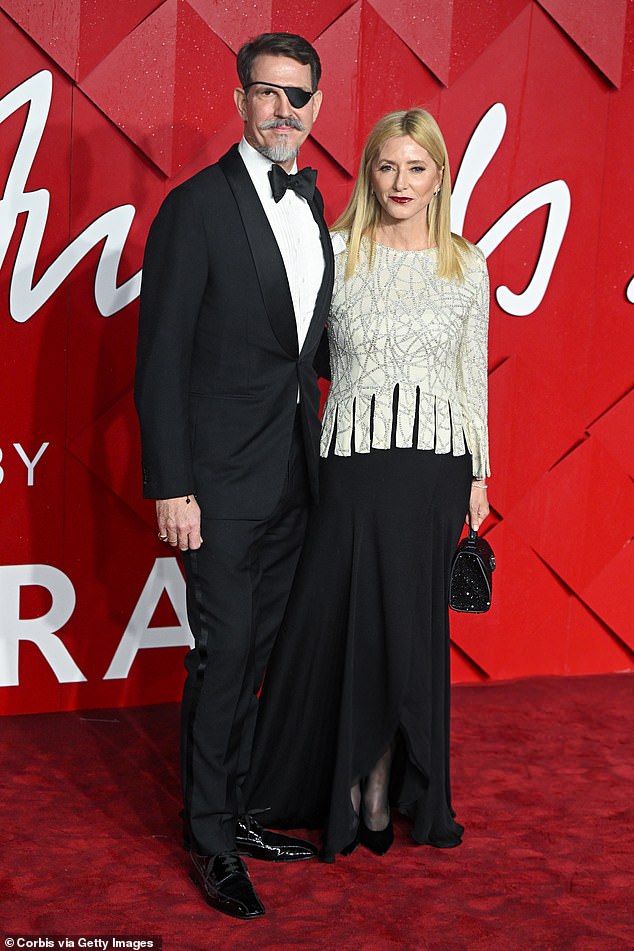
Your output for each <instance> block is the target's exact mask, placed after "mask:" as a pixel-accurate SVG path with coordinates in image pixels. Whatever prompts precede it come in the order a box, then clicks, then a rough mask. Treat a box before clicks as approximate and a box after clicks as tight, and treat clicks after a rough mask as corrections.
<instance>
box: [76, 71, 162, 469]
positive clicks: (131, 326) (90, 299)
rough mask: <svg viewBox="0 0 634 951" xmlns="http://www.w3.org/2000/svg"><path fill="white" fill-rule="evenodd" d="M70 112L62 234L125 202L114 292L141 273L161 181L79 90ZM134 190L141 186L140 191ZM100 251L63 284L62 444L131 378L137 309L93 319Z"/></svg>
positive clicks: (113, 228)
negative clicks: (127, 209)
mask: <svg viewBox="0 0 634 951" xmlns="http://www.w3.org/2000/svg"><path fill="white" fill-rule="evenodd" d="M73 105H74V108H73V126H72V130H73V163H72V171H71V176H70V181H71V186H72V193H71V194H72V201H71V210H72V214H71V221H70V233H71V235H73V236H75V235H78V234H80V233H82V232H83V231H84V229H85V228H86V227H87V226H88V225H90V223H91V222H93V221H95V220H96V219H97V218H99V217H101V216H103V215H109V214H112V213H113V211H115V210H116V209H117V208H118V207H120V206H124V205H126V204H128V203H130V200H131V198H132V199H133V207H134V212H133V214H134V217H133V219H132V223H131V225H130V227H129V231H128V232H127V234H125V239H124V243H123V251H122V254H121V258H120V261H119V262H118V267H117V284H118V285H122V284H123V283H124V282H126V281H128V280H129V279H130V278H131V277H132V276H133V275H135V274H136V273H137V272H138V271H139V269H140V268H141V264H142V261H143V247H144V244H145V239H146V235H147V232H148V229H149V226H150V223H151V221H152V219H153V217H154V215H155V214H156V211H157V209H158V207H159V205H160V203H161V201H162V199H163V197H164V194H165V179H164V176H163V175H162V174H161V173H160V172H159V171H158V169H156V168H155V167H154V166H153V165H150V163H148V162H147V160H146V159H145V157H144V156H143V155H142V154H141V153H140V152H139V151H138V149H135V148H133V147H132V146H131V145H130V141H129V139H127V138H126V137H125V136H124V135H123V134H122V133H121V131H120V129H118V128H117V127H116V126H115V125H113V123H112V122H110V121H109V120H108V119H107V118H106V117H105V116H104V115H103V113H102V112H101V111H100V110H99V109H98V108H97V107H96V106H95V105H93V103H92V102H91V101H90V100H89V99H87V98H86V96H84V95H83V94H82V93H81V92H80V91H79V90H77V91H76V92H75V96H74V104H73ZM112 169H116V175H113V174H112ZM139 182H143V188H142V189H141V190H140V189H139V188H138V183H139ZM108 229H109V230H110V231H114V232H116V230H117V226H116V225H115V223H114V222H113V223H111V224H109V225H108ZM121 237H122V238H123V237H124V236H123V235H121ZM101 250H102V248H101V243H99V244H98V245H97V246H96V247H95V248H94V249H93V250H92V251H90V252H89V253H88V254H87V255H86V257H85V258H84V259H83V260H82V261H81V262H80V263H79V264H78V266H77V267H75V268H74V270H73V272H72V273H71V275H70V276H69V278H68V303H69V317H68V340H67V344H66V346H67V355H68V368H67V371H66V372H67V424H66V432H67V438H68V439H73V438H74V437H75V436H76V435H77V434H78V433H81V432H82V431H83V430H84V428H85V427H87V426H89V425H90V424H91V423H92V422H93V420H95V419H98V418H100V417H101V415H102V414H103V413H104V412H105V411H106V410H107V409H108V408H109V407H111V406H112V405H113V404H114V403H116V402H117V401H118V400H119V399H120V398H121V396H122V394H123V393H126V392H127V391H128V390H129V389H130V382H131V379H132V376H133V373H134V358H135V350H136V325H137V307H138V302H137V301H136V300H135V301H132V302H131V303H130V304H128V305H127V306H126V307H125V308H123V310H120V311H118V312H117V313H115V314H113V315H112V316H111V317H108V318H106V319H104V318H103V317H101V316H100V315H99V314H98V312H97V311H96V308H95V279H96V273H97V268H98V266H99V260H100V253H101ZM135 488H138V486H135Z"/></svg>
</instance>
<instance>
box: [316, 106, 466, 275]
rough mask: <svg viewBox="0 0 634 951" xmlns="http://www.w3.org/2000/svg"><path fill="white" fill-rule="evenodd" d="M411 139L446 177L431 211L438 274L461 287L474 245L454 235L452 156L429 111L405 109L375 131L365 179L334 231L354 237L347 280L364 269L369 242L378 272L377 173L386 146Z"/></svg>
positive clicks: (362, 170) (366, 152) (362, 172)
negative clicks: (374, 171) (374, 181)
mask: <svg viewBox="0 0 634 951" xmlns="http://www.w3.org/2000/svg"><path fill="white" fill-rule="evenodd" d="M402 135H408V136H409V137H410V138H411V139H413V140H414V142H416V143H417V144H418V145H420V146H422V148H424V149H425V150H426V151H427V152H429V154H430V156H431V157H432V159H433V161H434V164H435V165H436V168H437V169H438V170H439V171H440V172H442V182H441V186H440V189H439V191H438V193H437V195H435V196H434V197H433V198H432V200H431V201H430V203H429V205H428V206H427V227H428V229H429V241H430V247H432V248H433V247H437V248H438V264H437V268H436V273H437V274H438V276H439V277H444V278H448V279H450V280H451V279H454V280H459V281H461V280H462V279H463V276H464V271H463V266H462V255H463V254H464V253H467V252H468V251H469V249H470V245H469V243H468V242H467V241H465V240H464V238H461V237H459V236H458V235H452V233H451V226H450V218H449V206H450V200H451V176H450V174H449V156H448V155H447V147H446V145H445V140H444V139H443V137H442V133H441V131H440V128H439V127H438V123H437V122H436V120H435V119H434V117H433V116H431V115H430V114H429V113H428V112H426V111H425V110H424V109H407V110H405V109H402V110H399V111H398V112H388V114H387V115H385V116H383V118H382V119H379V121H378V122H377V124H376V125H375V126H374V128H373V129H372V131H371V132H370V135H369V136H368V139H367V142H366V143H365V147H364V149H363V153H362V155H361V162H360V164H359V173H358V175H357V180H356V182H355V184H354V188H353V190H352V195H351V196H350V200H349V201H348V204H347V206H346V208H345V210H344V211H343V213H342V214H341V215H340V216H339V217H338V218H337V220H336V221H335V223H334V225H333V226H332V230H333V231H346V232H348V233H349V234H348V242H347V243H348V261H347V264H346V277H347V278H348V277H351V276H352V275H353V274H354V272H355V271H356V269H357V265H358V263H359V248H360V246H361V241H362V239H363V238H364V237H367V239H368V240H369V242H370V258H369V263H368V267H372V261H373V258H374V248H375V240H376V238H375V235H376V228H377V225H378V223H379V221H380V218H381V206H380V205H379V203H378V201H377V199H376V198H375V197H374V195H373V193H372V181H371V177H370V175H371V171H372V166H373V164H374V162H375V161H376V159H377V157H378V155H379V152H380V150H381V147H382V145H383V144H384V143H385V142H387V140H388V139H392V138H394V137H395V136H402Z"/></svg>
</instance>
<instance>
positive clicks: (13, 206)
mask: <svg viewBox="0 0 634 951" xmlns="http://www.w3.org/2000/svg"><path fill="white" fill-rule="evenodd" d="M52 91H53V77H52V75H51V73H50V72H49V71H48V70H45V69H44V70H41V72H39V73H35V75H33V76H31V77H30V78H29V79H27V80H25V81H24V82H23V83H21V84H20V85H19V86H16V88H15V89H13V90H12V91H11V92H9V93H7V95H6V96H5V97H4V98H3V99H2V100H0V123H2V122H4V120H5V119H7V118H8V117H9V116H10V115H12V114H13V113H14V112H16V111H17V110H18V109H20V108H21V107H22V106H24V105H26V104H27V103H28V105H29V111H28V115H27V118H26V122H25V126H24V132H23V133H22V138H21V140H20V144H19V146H18V149H17V152H16V154H15V158H14V161H13V164H12V166H11V170H10V172H9V176H8V178H7V182H6V186H5V190H4V195H3V197H2V199H0V268H1V267H2V264H3V262H4V258H5V255H6V253H7V250H8V247H9V243H10V241H11V237H12V235H13V232H14V231H15V227H16V224H17V219H18V215H20V214H24V213H26V216H27V217H26V223H25V226H24V232H23V234H22V239H21V241H20V245H19V247H18V250H17V253H16V259H15V265H14V268H13V274H12V276H11V288H10V293H9V311H10V314H11V316H12V318H13V319H14V320H15V321H18V322H19V323H24V321H27V320H29V318H31V317H32V316H33V314H35V313H36V312H37V311H38V310H39V309H40V307H42V306H43V305H44V304H45V303H46V301H47V300H48V299H49V298H50V297H51V296H52V295H53V294H54V293H55V291H56V290H57V288H58V287H59V286H60V284H61V283H62V282H63V281H64V280H65V278H67V277H68V275H69V274H70V273H71V272H72V270H73V269H74V268H75V267H76V266H77V265H78V264H79V262H80V261H81V260H82V259H83V258H84V257H85V255H86V254H88V252H89V251H91V250H92V249H93V248H94V247H95V246H96V245H98V244H99V243H100V242H101V241H104V246H103V248H102V251H101V255H100V257H99V263H98V265H97V271H96V274H95V303H96V305H97V308H98V310H99V312H100V313H101V314H102V316H104V317H111V316H112V315H113V314H116V313H117V311H119V310H121V309H122V308H123V307H125V306H126V304H129V303H130V301H133V300H135V299H136V298H137V297H138V296H139V291H140V287H141V272H140V271H138V272H137V273H136V274H135V275H134V276H133V277H131V278H130V279H129V280H127V281H125V283H123V284H121V285H120V286H119V287H117V272H118V270H119V263H120V261H121V255H122V253H123V248H124V245H125V242H126V239H127V237H128V233H129V231H130V227H131V225H132V221H133V219H134V214H135V208H134V205H120V206H118V207H116V208H112V209H111V210H110V211H107V212H106V213H105V214H103V215H101V216H100V217H99V218H97V219H96V220H95V221H93V222H92V224H90V225H89V226H88V227H87V228H86V229H85V230H84V231H82V232H81V234H79V235H78V236H77V237H76V238H75V239H74V240H73V241H72V242H71V243H70V244H69V245H68V247H67V248H66V249H65V250H64V251H62V253H61V254H60V255H59V257H58V258H57V259H56V260H55V261H53V263H52V264H51V265H50V266H49V267H48V268H47V269H46V271H45V272H44V274H43V275H42V276H41V278H40V279H39V281H38V282H37V284H35V285H34V284H33V278H34V273H35V267H36V264H37V258H38V254H39V251H40V247H41V244H42V238H43V236H44V231H45V228H46V222H47V218H48V210H49V204H50V193H49V192H48V191H47V190H46V189H45V188H39V189H37V190H36V191H26V182H27V179H28V177H29V173H30V171H31V166H32V165H33V161H34V159H35V155H36V153H37V150H38V148H39V145H40V142H41V139H42V135H43V134H44V129H45V127H46V120H47V118H48V113H49V109H50V105H51V96H52Z"/></svg>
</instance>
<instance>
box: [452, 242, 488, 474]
mask: <svg viewBox="0 0 634 951" xmlns="http://www.w3.org/2000/svg"><path fill="white" fill-rule="evenodd" d="M474 254H475V255H476V262H477V263H476V267H475V269H472V270H471V271H469V272H468V274H467V276H466V280H468V281H469V282H471V283H472V284H473V294H472V298H471V301H470V304H469V309H468V313H467V317H466V320H465V325H464V329H463V333H462V339H461V341H460V347H459V350H458V366H457V371H458V373H457V385H458V399H459V402H460V408H461V411H462V419H463V426H464V432H465V437H466V440H467V445H468V447H469V451H470V453H471V455H472V457H473V477H474V479H482V478H484V477H485V476H488V475H490V474H491V471H490V468H489V433H488V422H487V415H488V332H489V275H488V271H487V266H486V261H485V258H484V255H483V254H482V252H481V251H479V250H478V249H477V248H474Z"/></svg>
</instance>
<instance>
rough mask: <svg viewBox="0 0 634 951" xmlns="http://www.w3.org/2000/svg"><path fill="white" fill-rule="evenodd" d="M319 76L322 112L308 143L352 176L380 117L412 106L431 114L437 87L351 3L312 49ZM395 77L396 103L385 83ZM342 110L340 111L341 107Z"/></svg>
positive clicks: (382, 27) (375, 20)
mask: <svg viewBox="0 0 634 951" xmlns="http://www.w3.org/2000/svg"><path fill="white" fill-rule="evenodd" d="M315 45H316V48H317V51H318V52H319V55H320V57H321V61H322V65H323V69H324V75H323V80H322V83H321V87H322V89H323V90H324V107H323V109H322V111H321V113H320V116H319V120H318V122H317V123H316V125H315V127H314V129H313V136H314V138H315V139H316V140H317V141H318V142H319V143H320V144H321V145H323V146H324V148H325V149H326V150H327V151H328V152H329V153H330V155H332V157H333V158H334V159H335V160H336V161H337V162H338V163H339V164H340V165H341V166H342V167H343V168H345V169H346V171H347V172H349V174H350V175H354V174H356V170H357V167H358V163H359V156H360V153H361V145H362V143H363V141H364V139H365V137H366V136H367V134H368V132H369V131H370V129H371V128H372V126H373V125H374V123H375V122H376V121H377V119H379V118H380V116H382V115H383V114H384V113H385V112H389V111H390V110H393V109H401V108H406V107H408V106H411V105H412V104H413V103H417V104H420V105H425V106H428V107H429V108H433V107H434V105H435V104H436V102H437V99H438V94H439V91H440V90H439V86H438V84H437V83H436V81H435V80H434V78H433V77H432V76H431V74H430V73H429V72H428V70H427V69H425V67H424V66H422V65H421V63H420V61H419V60H418V59H417V57H416V56H415V55H414V54H413V53H412V52H411V51H410V50H409V49H408V48H407V46H406V45H405V44H404V43H403V42H402V40H400V39H399V37H398V36H397V35H396V34H395V33H394V32H393V31H392V30H391V29H390V27H388V26H387V25H386V24H385V22H384V21H383V20H382V19H381V18H380V17H379V16H377V14H376V13H375V12H374V10H372V9H371V8H370V7H369V6H366V5H365V4H361V3H357V4H355V5H354V6H353V7H351V8H350V10H348V11H347V12H346V13H345V14H344V15H343V16H341V17H340V18H339V19H338V20H336V21H335V23H333V25H332V26H331V27H330V28H329V29H328V30H326V32H325V33H323V34H322V36H321V37H320V38H319V40H318V41H317V43H316V44H315ZM381 76H383V77H386V79H387V80H389V78H390V77H398V81H399V87H400V88H401V89H402V90H403V92H401V94H400V96H399V97H398V98H397V97H395V95H394V92H393V89H392V88H391V86H390V82H389V81H385V82H382V81H380V80H378V77H381ZM344 104H345V105H344Z"/></svg>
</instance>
